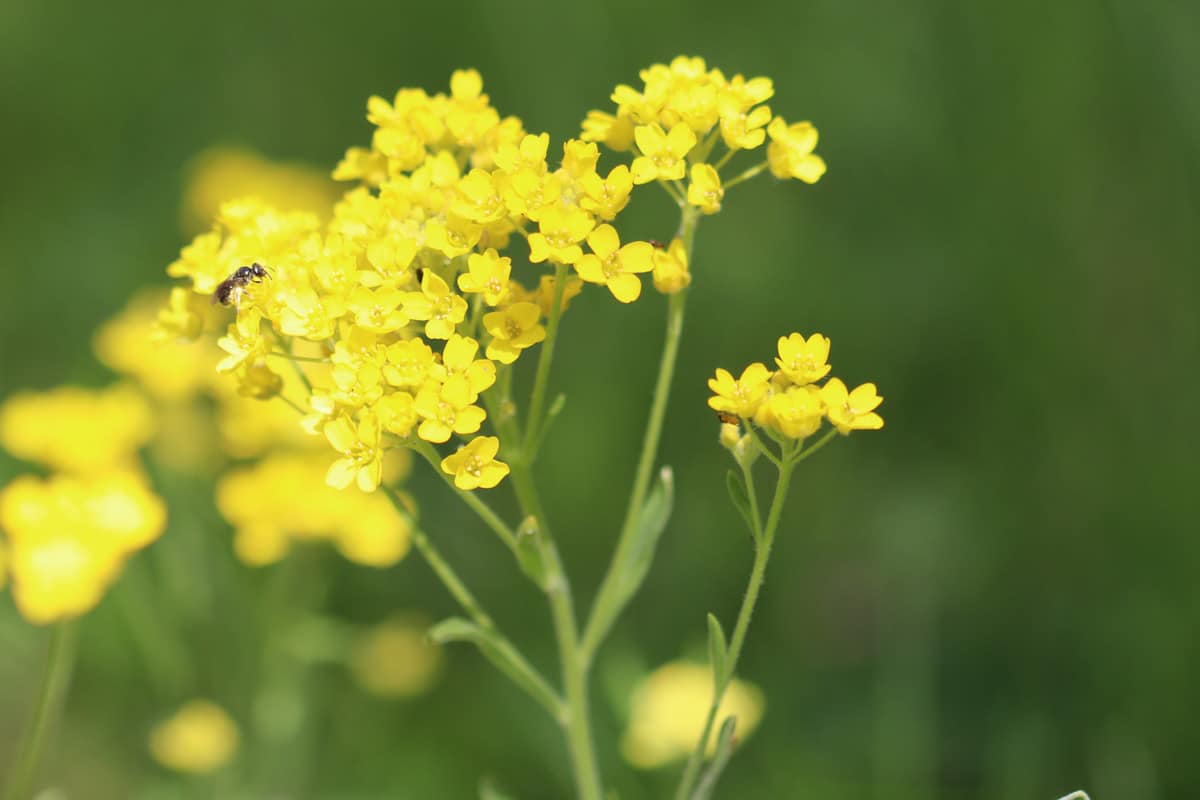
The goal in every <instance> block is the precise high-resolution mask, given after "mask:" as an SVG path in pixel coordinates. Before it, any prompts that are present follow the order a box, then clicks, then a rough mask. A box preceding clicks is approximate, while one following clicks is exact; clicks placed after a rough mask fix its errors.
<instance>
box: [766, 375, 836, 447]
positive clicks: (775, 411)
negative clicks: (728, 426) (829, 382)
mask: <svg viewBox="0 0 1200 800" xmlns="http://www.w3.org/2000/svg"><path fill="white" fill-rule="evenodd" d="M754 419H755V422H758V423H759V424H760V425H765V426H767V427H768V428H771V429H773V430H775V431H778V432H779V433H781V434H783V435H784V436H786V437H788V438H789V439H804V438H807V437H809V436H812V435H813V434H814V433H816V432H817V429H818V428H820V427H821V423H822V422H823V421H824V420H825V403H824V402H823V401H822V400H821V392H820V390H819V389H817V387H815V386H792V387H789V388H787V389H785V390H784V391H782V392H776V393H775V394H772V395H771V396H770V397H769V398H767V401H766V402H765V403H763V404H762V405H761V406H759V409H758V413H757V414H756V415H755V418H754Z"/></svg>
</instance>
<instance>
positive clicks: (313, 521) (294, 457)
mask: <svg viewBox="0 0 1200 800" xmlns="http://www.w3.org/2000/svg"><path fill="white" fill-rule="evenodd" d="M406 452H407V451H404V450H395V451H392V453H390V454H389V455H393V454H403V453H406ZM328 465H329V459H328V457H327V456H325V455H324V454H323V453H277V454H273V455H270V456H267V457H266V458H264V459H262V460H261V461H259V462H257V463H255V464H253V465H250V466H247V467H242V468H238V469H235V470H231V471H230V472H228V473H226V474H225V475H223V476H222V477H221V479H220V481H218V483H217V508H218V509H219V510H220V512H221V515H222V516H223V517H224V518H225V519H227V520H228V521H229V523H230V524H231V525H232V526H233V527H234V531H235V534H234V551H235V552H236V553H237V556H238V558H239V559H241V560H242V561H243V562H245V563H247V564H251V565H255V566H259V565H264V564H271V563H274V562H276V561H278V560H279V559H281V558H283V557H284V556H285V555H286V554H287V551H288V549H289V548H290V546H291V543H292V542H293V541H297V540H317V541H327V542H329V543H331V544H333V545H334V546H335V547H337V549H338V551H339V552H340V553H341V554H342V555H343V556H344V557H345V558H347V559H349V560H350V561H353V562H355V563H357V564H364V565H366V566H372V567H388V566H391V565H392V564H395V563H396V562H397V561H399V560H400V559H401V558H403V557H404V555H405V554H406V553H407V552H408V549H409V546H410V541H411V532H412V530H411V526H410V522H409V521H408V519H407V518H406V517H404V516H402V515H400V514H398V513H397V512H396V509H395V508H394V507H393V506H392V504H391V502H390V501H389V500H388V499H387V498H386V497H385V496H383V495H382V494H380V493H377V492H376V493H372V494H364V493H362V492H342V491H339V490H337V489H335V488H333V487H331V486H329V485H328V484H327V483H326V481H325V475H326V472H327V468H328ZM384 471H385V472H389V471H391V472H394V469H391V467H390V465H388V464H385V467H384ZM395 479H396V476H394V475H389V476H388V480H389V482H394V481H395Z"/></svg>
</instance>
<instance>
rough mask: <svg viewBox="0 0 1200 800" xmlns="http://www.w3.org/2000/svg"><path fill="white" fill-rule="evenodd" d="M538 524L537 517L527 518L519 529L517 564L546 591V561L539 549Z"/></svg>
mask: <svg viewBox="0 0 1200 800" xmlns="http://www.w3.org/2000/svg"><path fill="white" fill-rule="evenodd" d="M537 537H538V524H537V518H536V517H526V518H525V520H524V522H522V523H521V526H520V527H519V528H517V563H518V564H520V565H521V571H522V572H524V573H525V574H526V575H528V576H529V579H530V580H532V581H533V582H534V583H535V584H537V587H538V588H539V589H541V590H542V591H545V590H546V576H547V575H548V574H549V572H548V570H547V569H546V559H545V558H543V557H542V549H541V548H540V547H538V541H537Z"/></svg>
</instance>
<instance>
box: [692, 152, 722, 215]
mask: <svg viewBox="0 0 1200 800" xmlns="http://www.w3.org/2000/svg"><path fill="white" fill-rule="evenodd" d="M724 196H725V189H724V188H722V187H721V177H720V176H719V175H717V171H716V170H715V169H714V168H713V166H712V164H693V165H692V182H691V183H689V184H688V192H687V201H688V202H689V203H691V204H692V205H694V206H696V207H698V208H699V209H700V210H701V211H703V212H704V213H705V214H715V213H717V212H718V211H720V210H721V198H723V197H724Z"/></svg>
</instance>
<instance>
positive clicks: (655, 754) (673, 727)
mask: <svg viewBox="0 0 1200 800" xmlns="http://www.w3.org/2000/svg"><path fill="white" fill-rule="evenodd" d="M712 691H713V675H712V669H711V668H710V667H709V666H707V665H705V664H697V663H693V662H690V661H674V662H671V663H669V664H664V665H663V666H661V667H659V668H658V669H656V670H655V671H654V672H652V673H651V674H650V675H648V676H646V678H645V679H644V680H642V681H641V682H640V683H639V684H638V685H637V687H636V688H635V689H634V691H633V697H632V698H631V702H630V714H629V725H628V727H627V728H626V730H625V734H624V736H623V737H622V738H621V753H622V755H624V756H625V759H626V760H627V761H629V763H631V764H633V765H634V766H635V767H640V768H641V769H654V768H656V767H661V766H664V765H666V764H669V763H671V762H672V761H675V760H677V759H681V758H684V757H685V756H687V754H688V753H690V752H691V751H692V750H693V749H694V748H695V747H696V741H697V740H698V739H699V738H700V735H701V734H702V733H703V731H704V720H705V717H706V715H707V713H708V710H709V704H710V703H711V702H712ZM764 705H765V704H764V701H763V695H762V692H761V691H760V690H759V689H758V688H757V687H756V686H753V685H751V684H749V683H746V682H745V681H741V680H737V679H734V680H732V681H730V683H729V687H728V688H727V689H726V690H725V696H724V698H723V699H722V700H721V706H720V708H719V709H718V711H717V717H716V718H717V719H720V720H724V719H725V718H727V717H730V716H733V717H736V718H737V738H738V740H739V741H741V740H744V739H745V738H746V737H747V736H749V735H750V734H751V733H752V732H753V731H754V729H755V728H757V727H758V723H759V721H760V720H761V719H762V715H763V709H764ZM715 748H716V737H713V738H712V740H711V741H710V742H709V747H708V754H709V755H712V751H713V750H714V749H715Z"/></svg>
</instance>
